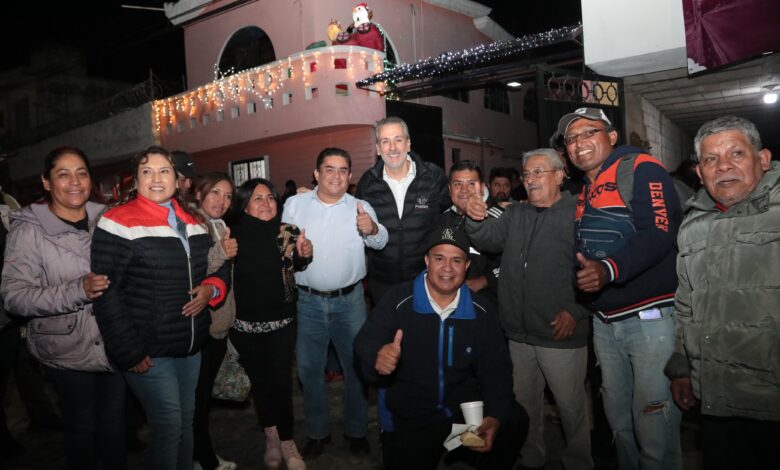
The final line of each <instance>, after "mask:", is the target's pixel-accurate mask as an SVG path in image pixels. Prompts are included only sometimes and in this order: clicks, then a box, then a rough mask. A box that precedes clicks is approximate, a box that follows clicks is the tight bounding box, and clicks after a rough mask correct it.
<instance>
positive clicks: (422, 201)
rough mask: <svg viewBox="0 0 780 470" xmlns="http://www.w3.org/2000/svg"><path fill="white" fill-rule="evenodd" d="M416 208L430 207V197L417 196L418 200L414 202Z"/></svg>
mask: <svg viewBox="0 0 780 470" xmlns="http://www.w3.org/2000/svg"><path fill="white" fill-rule="evenodd" d="M414 208H415V209H428V197H427V196H417V201H415V203H414Z"/></svg>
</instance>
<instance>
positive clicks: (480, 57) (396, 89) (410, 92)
mask: <svg viewBox="0 0 780 470" xmlns="http://www.w3.org/2000/svg"><path fill="white" fill-rule="evenodd" d="M581 34H582V25H580V24H578V25H574V26H566V27H562V28H555V29H551V30H549V31H546V32H543V33H536V34H527V35H525V36H522V37H519V38H516V39H513V40H510V41H497V42H493V43H490V44H483V45H479V46H476V47H473V48H471V49H466V50H463V51H450V52H443V53H441V54H439V55H437V56H435V57H430V58H428V59H424V60H421V61H419V62H415V63H412V64H400V65H398V66H397V67H395V68H393V69H391V70H386V71H384V72H382V73H379V74H376V75H372V76H370V77H368V78H366V79H363V80H360V81H358V82H357V84H356V85H357V86H358V87H359V88H362V89H367V90H372V91H377V92H380V93H382V94H385V95H391V96H393V97H395V98H398V99H403V100H408V99H414V98H419V97H422V96H429V95H433V94H440V93H446V92H448V91H454V90H469V89H477V88H483V87H485V86H486V85H488V84H495V83H505V82H508V81H518V82H521V83H522V82H527V83H530V82H533V81H534V80H535V79H536V65H539V64H545V65H549V66H554V67H566V66H569V65H572V64H581V63H582V61H583V59H582V57H583V54H582V45H581V43H579V42H578V41H577V39H578V37H579V36H580V35H581ZM377 83H384V84H385V86H384V87H381V89H380V87H374V85H376V84H377Z"/></svg>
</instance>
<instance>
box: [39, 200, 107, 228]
mask: <svg viewBox="0 0 780 470" xmlns="http://www.w3.org/2000/svg"><path fill="white" fill-rule="evenodd" d="M105 207H106V206H104V205H103V204H97V203H95V202H90V201H87V205H86V210H87V220H88V221H89V224H90V225H92V222H93V221H94V220H95V219H96V218H97V217H98V215H100V213H101V212H102V211H103V209H105ZM30 211H31V212H32V214H33V215H34V216H35V218H36V219H38V222H39V223H40V224H41V228H42V229H43V231H44V232H46V235H57V234H59V233H64V232H76V231H78V229H76V228H75V227H73V226H72V225H69V224H66V223H65V222H63V221H62V219H60V218H59V217H57V216H56V215H54V212H52V211H51V209H49V205H48V204H45V203H44V204H30Z"/></svg>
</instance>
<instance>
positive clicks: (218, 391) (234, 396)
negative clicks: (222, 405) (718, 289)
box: [211, 340, 252, 402]
mask: <svg viewBox="0 0 780 470" xmlns="http://www.w3.org/2000/svg"><path fill="white" fill-rule="evenodd" d="M251 387H252V385H251V383H250V382H249V376H248V375H246V371H245V370H244V368H243V367H241V364H239V363H238V352H236V349H235V347H233V344H232V343H231V342H230V340H228V342H227V351H226V352H225V358H224V359H223V360H222V364H221V365H220V366H219V371H217V378H216V379H215V380H214V387H213V388H212V389H211V396H212V397H214V398H216V399H218V400H230V401H239V402H242V401H246V399H247V397H248V396H249V390H250V388H251Z"/></svg>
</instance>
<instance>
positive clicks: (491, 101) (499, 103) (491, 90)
mask: <svg viewBox="0 0 780 470" xmlns="http://www.w3.org/2000/svg"><path fill="white" fill-rule="evenodd" d="M485 108H486V109H491V110H493V111H498V112H499V113H505V114H509V93H507V91H506V88H504V87H503V86H489V87H485Z"/></svg>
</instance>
